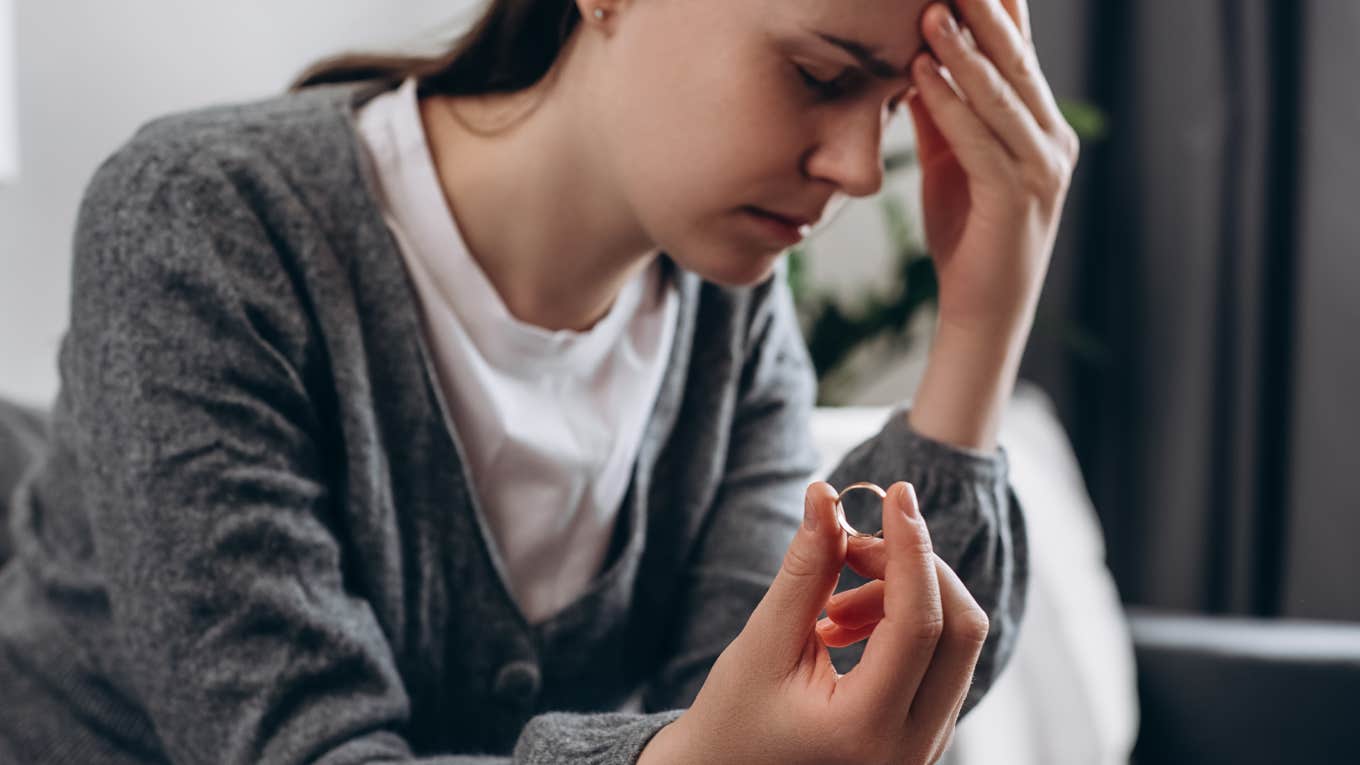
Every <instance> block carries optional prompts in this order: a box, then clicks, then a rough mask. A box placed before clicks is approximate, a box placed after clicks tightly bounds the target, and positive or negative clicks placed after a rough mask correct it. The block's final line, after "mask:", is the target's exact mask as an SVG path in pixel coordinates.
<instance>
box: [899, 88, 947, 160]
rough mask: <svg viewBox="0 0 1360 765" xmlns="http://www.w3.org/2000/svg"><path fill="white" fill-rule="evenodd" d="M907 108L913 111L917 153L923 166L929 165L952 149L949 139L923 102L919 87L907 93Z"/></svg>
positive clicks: (912, 119)
mask: <svg viewBox="0 0 1360 765" xmlns="http://www.w3.org/2000/svg"><path fill="white" fill-rule="evenodd" d="M907 109H908V110H909V111H910V112H911V125H912V129H913V131H914V132H915V133H916V154H917V156H919V157H920V158H921V164H922V165H923V166H929V165H930V163H931V161H932V160H933V159H934V158H935V157H938V156H940V155H941V154H945V153H947V152H948V151H949V150H950V149H949V141H947V140H945V137H944V134H943V133H941V132H940V126H939V125H936V124H935V118H933V117H931V116H930V110H929V109H927V108H926V105H925V103H924V102H922V100H921V92H920V90H919V89H918V88H915V87H913V88H912V90H911V92H910V93H909V94H908V95H907Z"/></svg>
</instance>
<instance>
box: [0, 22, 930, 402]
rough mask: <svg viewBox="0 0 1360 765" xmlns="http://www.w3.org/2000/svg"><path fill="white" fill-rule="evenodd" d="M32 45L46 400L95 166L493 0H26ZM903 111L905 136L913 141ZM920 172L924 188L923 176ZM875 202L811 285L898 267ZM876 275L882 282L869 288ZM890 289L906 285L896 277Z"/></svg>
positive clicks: (17, 316) (29, 190)
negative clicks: (305, 73)
mask: <svg viewBox="0 0 1360 765" xmlns="http://www.w3.org/2000/svg"><path fill="white" fill-rule="evenodd" d="M11 2H13V3H14V5H15V10H16V18H15V31H16V36H17V42H18V80H19V81H18V95H19V99H18V100H19V123H20V124H19V140H20V150H21V162H22V171H21V175H20V178H19V181H18V183H17V184H11V185H4V184H0V396H7V397H10V398H15V399H19V400H21V401H26V402H29V403H33V404H42V405H45V404H47V403H49V402H50V401H51V400H52V398H53V397H54V396H55V395H56V391H57V370H56V356H57V349H58V344H59V342H60V339H61V334H62V332H63V331H64V330H65V327H66V317H67V312H68V305H67V302H68V299H69V291H68V279H69V263H70V238H71V232H72V229H73V227H74V224H75V216H76V208H77V205H78V203H79V201H80V196H81V192H82V191H83V189H84V187H85V184H86V183H87V182H88V180H89V178H90V175H91V174H92V173H93V171H94V169H95V167H97V166H98V164H99V163H100V162H101V161H102V160H103V159H104V158H105V157H107V156H108V155H109V153H110V152H112V151H113V150H114V149H115V148H117V147H118V146H119V145H120V144H121V143H122V142H123V141H124V140H126V139H127V137H128V136H130V135H131V133H132V132H133V131H134V130H135V129H136V128H137V127H138V126H139V125H140V124H142V123H143V122H145V121H146V120H148V119H150V118H152V117H155V116H158V115H161V114H164V113H167V112H171V111H176V110H181V109H187V108H193V107H197V106H203V105H208V104H212V103H216V102H222V101H230V100H238V99H250V98H256V97H263V96H267V95H270V94H273V93H277V92H279V91H281V90H282V89H283V88H284V87H285V85H286V84H287V82H288V81H289V80H290V79H291V78H292V77H293V75H295V74H297V72H298V71H299V70H300V69H301V68H302V67H304V66H305V65H306V64H308V63H310V62H311V61H313V60H315V59H316V58H318V57H321V56H324V55H327V54H330V53H335V52H338V51H339V50H344V49H352V48H372V47H385V48H392V47H399V46H406V47H411V46H415V47H423V46H429V45H436V44H437V43H438V42H440V41H442V40H446V39H448V38H449V37H451V36H452V35H453V34H455V33H456V31H457V30H458V29H460V28H461V26H462V25H463V24H465V23H466V21H467V19H468V18H469V17H470V16H471V15H472V14H473V13H474V12H475V10H476V9H477V8H479V7H480V6H481V3H480V1H479V0H403V2H400V3H392V2H386V3H384V2H382V1H381V0H340V1H336V0H331V1H330V2H326V1H324V0H287V1H286V2H280V1H279V0H274V1H273V2H267V1H266V0H237V2H234V3H223V2H208V1H207V0H125V2H119V3H112V2H107V0H102V1H101V0H11ZM906 122H907V120H906V119H905V117H902V118H899V124H898V125H897V126H896V127H897V130H895V131H894V133H893V135H892V137H891V139H890V140H891V142H892V143H894V144H897V143H901V142H904V141H909V140H910V131H909V130H908V129H906ZM903 180H907V182H908V184H909V183H911V182H914V176H912V178H911V179H900V180H899V181H898V182H897V184H895V185H898V186H899V187H900V186H901V185H902V181H903ZM882 232H883V227H882V223H881V217H880V216H879V214H878V212H877V208H876V207H875V205H874V203H873V202H871V201H870V202H862V201H861V202H857V203H855V204H854V205H852V206H851V207H850V208H849V209H846V210H844V211H843V212H842V213H841V215H839V216H838V218H837V220H836V222H835V225H834V226H832V227H831V228H830V229H829V230H827V231H825V232H823V233H822V234H821V235H819V236H818V237H817V239H816V240H815V241H814V242H813V243H812V250H813V253H814V255H815V257H813V258H812V259H811V263H810V264H809V276H810V279H811V281H813V282H814V283H818V284H820V285H822V286H824V287H825V288H826V289H828V290H830V291H832V292H834V293H835V294H838V295H844V296H847V297H849V298H851V300H850V302H852V303H853V302H854V300H853V297H854V296H855V295H856V294H857V293H859V292H861V291H863V290H865V289H874V288H879V289H883V288H885V282H884V280H883V279H882V278H881V276H882V274H883V273H884V270H885V269H887V268H889V267H890V266H891V262H892V261H891V255H890V253H889V250H888V247H887V245H886V241H885V239H884V238H883V236H882ZM866 285H867V286H866ZM886 286H891V285H890V284H887V285H886Z"/></svg>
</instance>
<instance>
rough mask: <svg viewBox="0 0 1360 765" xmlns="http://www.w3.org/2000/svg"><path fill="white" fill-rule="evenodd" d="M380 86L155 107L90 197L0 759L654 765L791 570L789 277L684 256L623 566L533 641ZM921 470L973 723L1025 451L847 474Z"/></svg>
mask: <svg viewBox="0 0 1360 765" xmlns="http://www.w3.org/2000/svg"><path fill="white" fill-rule="evenodd" d="M387 86H388V85H387V84H384V83H364V84H360V85H357V86H356V85H345V86H327V87H319V88H313V89H310V90H307V91H304V92H302V93H300V94H291V95H286V96H281V97H277V98H272V99H269V100H266V101H262V102H258V103H253V104H247V105H238V106H228V107H219V108H213V109H207V110H202V111H197V112H194V113H190V114H185V115H178V116H174V117H170V118H166V119H162V120H158V121H155V122H153V123H151V124H149V125H147V126H146V127H144V128H143V129H142V130H141V131H139V132H138V134H137V135H136V136H135V137H134V138H133V139H132V140H131V141H130V142H129V143H128V144H127V145H126V146H124V147H123V148H122V149H120V150H119V151H118V152H117V153H115V154H114V155H113V156H112V157H111V158H110V159H109V160H108V161H107V162H106V163H105V164H104V165H102V166H101V168H100V169H99V171H98V172H97V173H96V175H95V176H94V178H93V180H92V181H91V183H90V186H89V188H88V190H87V192H86V195H85V198H84V201H83V205H82V208H81V212H80V217H79V223H78V226H77V231H76V236H75V255H74V270H73V298H72V303H71V319H70V327H69V330H68V332H67V334H66V336H65V338H64V341H63V344H62V348H61V354H60V367H61V375H62V388H61V392H60V395H59V398H58V400H57V403H56V406H55V409H54V411H53V419H52V425H51V432H50V437H51V445H50V448H49V450H48V452H47V454H46V455H45V457H44V459H43V461H42V463H41V466H40V467H39V468H38V469H36V470H35V471H34V472H33V473H31V474H30V475H29V480H27V481H25V482H24V483H22V484H21V486H20V488H19V489H18V491H17V492H16V494H15V497H14V500H15V503H14V507H13V517H12V519H11V521H12V524H11V533H12V539H13V543H14V548H15V550H14V556H15V557H14V559H13V560H11V561H10V562H9V564H7V565H6V566H5V568H4V569H3V572H2V573H0V761H4V762H11V761H13V762H22V763H25V765H34V764H36V763H48V762H51V763H68V762H80V763H86V764H98V763H133V762H138V763H159V762H175V763H300V762H323V763H331V764H333V765H341V764H342V763H373V762H408V761H416V760H417V759H418V760H419V761H420V762H437V763H449V764H450V765H452V764H454V763H457V764H460V765H461V764H465V763H474V762H478V763H480V762H510V761H513V762H522V763H555V762H585V763H629V762H632V761H634V760H635V758H636V757H637V754H638V752H639V751H641V749H642V748H643V746H645V744H646V742H647V740H648V739H649V738H650V737H651V736H652V735H653V734H654V733H655V732H656V731H657V730H658V729H659V728H660V727H661V726H663V725H664V724H666V723H667V722H669V721H670V720H672V719H674V718H675V717H676V716H677V715H678V714H679V712H678V711H677V710H681V709H683V708H685V707H686V706H687V705H688V704H690V703H691V701H692V700H693V698H694V696H695V694H696V693H697V691H698V689H699V687H700V686H701V685H702V683H703V681H704V677H705V675H706V673H707V671H708V669H709V667H710V666H711V665H712V662H713V660H714V659H715V658H716V656H717V655H718V654H719V653H720V652H721V651H722V650H723V648H724V646H726V645H727V643H728V642H729V641H730V640H731V639H732V638H733V636H735V635H736V633H737V632H738V631H739V630H740V629H741V627H742V626H743V624H744V623H745V620H746V617H747V615H748V614H749V612H750V611H751V609H752V607H753V606H754V605H755V603H756V602H757V601H758V600H759V599H760V598H761V596H762V595H763V594H764V592H765V589H766V587H767V585H768V583H769V582H770V580H771V578H772V577H773V576H774V574H775V572H776V571H777V570H778V567H779V564H780V560H781V558H782V555H783V553H784V550H785V548H786V546H787V544H788V542H789V540H790V539H791V538H792V536H793V533H794V530H795V529H796V528H797V524H798V523H799V518H800V514H801V508H802V492H803V489H804V486H805V484H806V480H807V476H808V474H809V472H810V471H811V470H812V469H813V468H814V466H815V464H816V460H815V456H816V455H815V454H814V452H813V450H812V448H811V444H810V434H809V427H808V418H809V412H810V409H811V407H812V404H813V399H814V386H815V382H814V378H813V376H812V374H811V371H810V365H809V362H808V357H807V354H806V351H805V349H804V347H803V345H802V342H801V339H800V336H799V332H798V327H797V324H796V321H795V317H794V314H793V310H792V305H791V301H790V297H789V293H788V290H787V288H786V287H785V285H784V284H783V282H782V280H778V279H774V280H770V281H767V282H766V283H764V284H762V285H760V286H758V287H754V288H750V289H728V288H721V287H718V286H714V285H712V284H707V283H703V282H701V281H700V280H699V279H698V278H696V277H695V276H693V275H692V274H688V273H685V272H682V271H680V270H679V269H676V268H675V267H674V266H673V264H671V265H670V268H671V269H672V271H671V275H672V277H673V278H674V279H675V281H676V284H677V285H678V288H679V292H680V295H681V305H682V308H681V310H680V317H679V319H678V321H679V326H678V327H677V331H676V341H675V344H674V349H673V353H672V356H671V358H670V360H669V366H668V370H667V373H666V375H665V378H664V381H663V387H662V390H661V392H660V395H659V399H658V401H657V403H656V406H655V411H654V412H653V415H652V417H651V420H650V422H649V424H648V426H647V431H646V435H645V437H644V440H643V443H642V445H641V449H640V453H639V454H638V458H637V463H636V466H635V470H634V473H633V476H632V482H631V485H630V489H629V491H628V493H627V496H626V498H625V500H624V504H623V507H622V508H621V511H620V515H619V521H618V524H617V527H616V531H615V534H614V538H613V542H612V547H611V549H610V552H609V555H608V558H607V561H606V564H605V566H604V569H603V570H602V572H601V573H600V574H599V577H598V579H597V580H596V581H595V582H594V584H593V586H592V587H591V588H590V589H589V591H588V592H587V593H586V594H585V595H583V596H582V597H581V598H580V599H579V600H578V601H576V602H575V603H574V604H572V605H570V606H569V607H568V608H567V609H566V610H565V611H563V612H562V613H560V614H559V615H557V616H556V617H554V618H552V619H551V620H550V621H548V622H547V623H544V624H541V625H537V626H531V625H529V624H528V623H526V621H525V619H524V618H523V616H522V614H521V613H520V612H519V611H518V610H517V608H516V605H515V602H514V601H513V600H512V599H511V597H510V595H509V594H508V592H507V589H506V587H505V581H506V578H505V570H504V565H503V562H502V561H501V560H500V558H499V557H498V555H497V552H496V547H495V545H494V544H493V540H492V539H491V537H490V535H489V533H488V529H487V526H486V524H485V522H484V518H483V517H482V514H481V512H480V510H479V508H478V507H477V501H476V491H475V489H474V486H473V480H474V479H475V476H469V475H467V474H466V473H465V472H464V471H463V469H462V464H463V461H462V459H461V454H462V448H461V445H460V444H459V441H458V434H457V433H456V432H455V430H454V428H453V427H452V426H451V424H450V418H449V416H448V406H447V402H445V401H442V400H441V398H440V391H439V387H438V386H437V385H435V384H434V381H433V371H432V366H431V364H430V358H429V352H428V349H427V348H426V347H425V346H424V344H423V343H424V341H423V339H422V335H421V331H420V323H419V317H418V314H417V311H418V308H417V303H416V299H415V296H414V294H413V292H412V287H411V284H410V282H409V280H408V277H407V274H406V272H405V271H404V270H403V264H402V260H401V257H400V254H399V253H398V251H397V249H396V248H395V246H394V242H393V239H392V237H391V235H390V234H389V231H388V230H387V228H386V226H385V225H384V222H383V219H382V217H381V214H380V213H379V210H378V208H377V206H376V204H375V201H374V197H373V192H372V188H373V185H372V179H371V177H369V176H368V174H367V173H368V170H367V169H366V166H365V165H364V163H363V162H362V161H361V160H360V155H359V153H358V152H359V149H358V144H357V143H356V136H355V133H354V129H353V124H352V119H353V108H354V106H355V105H356V104H358V103H362V101H363V100H364V99H366V98H369V97H371V96H372V95H373V94H374V93H376V92H378V91H379V90H380V89H381V88H383V87H387ZM668 263H669V261H668ZM900 479H905V480H909V481H912V482H913V483H915V485H916V487H917V490H918V492H919V493H920V496H921V499H922V502H923V505H924V508H925V514H926V516H927V518H928V520H929V523H930V526H931V529H932V535H933V538H934V542H935V546H936V548H937V550H938V551H939V553H940V554H941V555H942V556H943V557H944V559H945V560H947V561H948V562H949V563H950V564H951V565H952V566H953V567H954V568H955V569H956V570H957V571H958V572H959V573H960V574H961V575H962V577H963V579H964V581H965V582H966V583H967V585H968V587H969V588H970V589H971V591H972V592H973V594H974V596H975V597H976V598H977V599H978V601H979V602H980V603H981V604H982V605H983V606H984V607H985V608H986V610H987V611H988V613H989V614H990V616H991V623H992V631H991V636H990V638H989V639H988V642H987V645H986V648H985V650H984V653H983V656H982V660H981V662H980V663H979V665H978V669H977V676H976V681H975V685H974V687H973V689H972V691H971V693H970V695H969V698H968V704H967V707H966V708H971V707H972V706H973V705H974V704H975V703H976V702H977V700H978V699H979V698H980V697H981V695H982V694H983V693H984V692H985V690H986V688H987V687H988V686H989V685H990V684H991V682H992V681H993V679H994V678H995V677H996V674H997V672H998V671H999V670H1000V669H1001V667H1002V665H1003V664H1004V662H1005V659H1006V657H1007V655H1008V654H1009V652H1010V650H1011V647H1012V645H1013V644H1014V640H1015V635H1016V629H1017V624H1018V622H1019V619H1020V614H1021V611H1022V609H1023V602H1024V582H1025V576H1026V558H1025V543H1024V535H1023V526H1022V521H1021V517H1020V511H1019V508H1018V506H1017V504H1016V502H1015V499H1014V496H1013V495H1012V494H1011V493H1010V492H1009V490H1008V484H1007V473H1006V461H1005V456H1004V453H1001V452H998V453H996V454H992V455H983V454H975V453H971V452H965V451H962V450H958V449H954V448H951V447H949V446H947V445H944V444H941V443H937V442H933V441H930V440H928V439H926V438H923V437H921V436H920V435H918V434H915V433H914V432H912V431H911V430H910V429H909V428H908V427H907V425H906V423H905V417H904V416H903V414H902V413H901V412H898V413H896V414H895V415H894V416H893V417H892V419H891V420H890V421H889V422H888V423H887V424H886V425H885V426H884V428H883V430H882V432H881V433H879V434H878V435H877V436H876V437H874V438H873V439H872V440H870V441H868V442H867V443H865V444H864V445H862V446H861V447H859V448H858V449H857V450H855V451H854V452H853V453H852V454H851V455H849V456H848V457H847V458H846V460H845V461H844V462H843V463H842V464H841V466H840V467H839V469H838V470H837V471H836V472H835V474H834V475H833V476H832V478H831V481H832V483H833V484H837V485H844V484H847V483H850V482H854V481H861V480H867V481H875V482H877V483H879V484H882V485H884V486H886V485H888V484H889V483H891V482H893V481H896V480H900ZM860 522H861V523H863V522H866V520H861V521H860ZM843 579H844V581H843V587H848V586H852V585H853V584H855V583H857V581H858V580H857V579H856V578H855V577H854V576H852V575H850V574H849V572H848V571H847V575H846V576H845V577H844V578H843ZM857 655H858V654H857V651H856V650H855V649H853V648H852V649H849V650H846V651H840V652H837V662H838V664H840V665H841V666H842V669H846V668H848V667H849V666H850V665H852V664H853V662H854V661H855V659H856V657H857ZM635 693H637V694H640V697H641V700H642V710H643V711H642V712H641V713H625V712H619V711H617V710H619V709H620V705H621V704H622V703H623V702H624V701H625V699H627V698H628V697H630V696H633V695H634V694H635Z"/></svg>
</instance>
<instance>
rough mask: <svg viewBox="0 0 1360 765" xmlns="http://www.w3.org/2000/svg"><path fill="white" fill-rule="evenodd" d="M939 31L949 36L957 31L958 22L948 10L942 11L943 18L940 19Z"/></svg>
mask: <svg viewBox="0 0 1360 765" xmlns="http://www.w3.org/2000/svg"><path fill="white" fill-rule="evenodd" d="M940 31H941V32H944V33H945V34H947V35H949V36H950V37H953V36H954V35H957V34H958V33H959V23H958V22H957V21H955V20H954V14H952V13H950V12H949V11H945V12H944V18H943V19H941V20H940Z"/></svg>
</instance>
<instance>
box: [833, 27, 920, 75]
mask: <svg viewBox="0 0 1360 765" xmlns="http://www.w3.org/2000/svg"><path fill="white" fill-rule="evenodd" d="M815 34H816V35H817V36H818V37H820V38H822V39H823V40H825V41H826V42H829V43H831V44H832V45H834V46H836V47H837V48H840V49H841V50H843V51H845V52H846V53H849V54H850V55H851V56H853V57H854V59H855V61H858V62H859V65H860V66H862V67H864V68H865V69H866V70H867V71H868V72H869V74H872V75H873V76H875V77H877V78H878V79H880V80H894V79H897V78H898V77H907V76H909V68H903V69H898V68H897V67H895V66H893V65H892V64H890V63H888V62H887V61H884V60H883V59H881V58H879V57H878V53H877V52H876V51H875V50H874V49H873V48H872V47H870V46H868V45H865V44H864V43H860V42H855V41H854V40H847V39H845V38H843V37H837V36H835V35H829V34H826V33H825V32H816V33H815Z"/></svg>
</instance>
